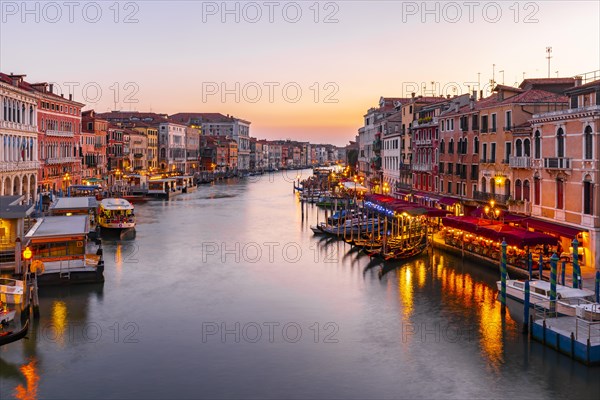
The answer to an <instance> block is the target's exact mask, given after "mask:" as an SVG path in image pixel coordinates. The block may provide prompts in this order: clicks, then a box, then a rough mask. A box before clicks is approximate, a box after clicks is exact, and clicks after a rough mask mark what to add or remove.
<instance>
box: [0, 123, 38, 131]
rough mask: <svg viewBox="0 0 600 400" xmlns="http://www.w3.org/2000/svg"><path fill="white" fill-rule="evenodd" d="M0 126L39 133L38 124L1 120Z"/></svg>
mask: <svg viewBox="0 0 600 400" xmlns="http://www.w3.org/2000/svg"><path fill="white" fill-rule="evenodd" d="M0 128H3V129H13V130H16V131H26V132H33V133H37V126H35V125H26V124H21V123H19V122H11V121H0Z"/></svg>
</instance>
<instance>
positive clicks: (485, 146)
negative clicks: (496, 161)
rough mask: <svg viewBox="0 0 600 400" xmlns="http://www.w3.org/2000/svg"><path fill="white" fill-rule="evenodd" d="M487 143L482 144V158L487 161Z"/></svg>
mask: <svg viewBox="0 0 600 400" xmlns="http://www.w3.org/2000/svg"><path fill="white" fill-rule="evenodd" d="M487 145H488V144H487V143H483V145H482V149H483V154H482V155H481V160H482V161H483V162H487Z"/></svg>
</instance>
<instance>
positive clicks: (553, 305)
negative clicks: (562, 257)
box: [550, 253, 558, 311]
mask: <svg viewBox="0 0 600 400" xmlns="http://www.w3.org/2000/svg"><path fill="white" fill-rule="evenodd" d="M557 266H558V256H557V255H556V253H554V254H552V257H550V310H551V311H555V310H556V268H557Z"/></svg>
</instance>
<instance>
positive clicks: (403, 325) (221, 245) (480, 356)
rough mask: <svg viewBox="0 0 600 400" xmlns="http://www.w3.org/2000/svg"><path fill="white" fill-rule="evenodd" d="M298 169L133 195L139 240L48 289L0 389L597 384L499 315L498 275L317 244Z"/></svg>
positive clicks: (330, 394)
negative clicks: (93, 279)
mask: <svg viewBox="0 0 600 400" xmlns="http://www.w3.org/2000/svg"><path fill="white" fill-rule="evenodd" d="M308 173H309V171H303V172H302V177H303V178H305V177H307V176H308ZM296 174H297V172H295V171H294V172H289V173H288V174H287V175H286V174H284V173H281V172H280V173H275V174H271V175H264V176H261V177H250V178H247V179H245V180H232V181H228V182H224V183H219V184H216V185H212V186H201V187H199V189H198V191H196V192H194V193H190V194H183V195H181V196H178V197H176V198H174V199H171V200H170V201H157V202H149V203H146V204H140V205H138V206H137V207H136V214H137V217H138V226H137V231H136V236H135V238H131V239H130V240H123V241H116V240H114V239H113V240H112V241H111V240H105V241H104V258H105V263H106V269H105V278H106V282H105V283H104V284H103V285H96V286H94V285H92V286H77V287H75V286H74V287H70V288H53V289H50V288H43V289H42V291H41V294H40V303H41V315H42V316H41V319H40V320H39V322H38V323H37V324H36V325H35V326H34V327H33V329H32V332H31V333H30V334H29V339H28V340H24V341H21V342H18V343H13V344H11V345H8V346H4V347H2V348H1V349H0V398H2V399H9V398H22V399H25V398H28V399H33V398H71V399H88V398H89V399H96V398H119V399H124V398H145V399H146V398H250V397H261V398H263V397H264V398H282V397H285V398H428V399H432V398H484V397H485V398H489V397H493V398H578V399H584V398H596V396H597V395H598V393H600V378H599V377H600V369H598V368H588V367H585V366H583V365H581V364H579V363H577V362H573V361H571V360H570V359H568V358H567V357H564V356H562V355H559V354H557V353H556V352H554V351H552V350H550V349H547V348H544V347H543V346H541V345H540V344H538V343H535V342H529V341H528V340H527V339H526V337H525V336H524V335H523V334H522V333H521V331H520V327H519V325H518V324H517V323H516V322H515V321H514V320H513V319H512V318H511V316H510V314H509V313H506V314H504V315H503V314H502V312H501V310H500V307H499V304H498V302H497V301H496V294H497V291H496V289H495V281H496V280H497V278H498V272H497V271H495V270H493V269H490V268H489V267H483V266H480V265H477V264H475V263H472V262H469V261H464V260H461V259H460V258H457V257H455V256H452V255H449V254H443V253H441V252H440V251H438V250H436V251H434V252H430V253H428V254H426V255H423V256H421V257H420V258H418V259H415V260H411V261H409V262H405V263H396V264H388V265H385V266H382V265H381V264H379V263H372V262H370V260H369V258H368V257H367V256H365V255H364V254H361V253H358V252H352V251H350V247H349V245H346V244H343V243H340V242H337V241H332V240H331V239H328V238H319V237H315V236H313V234H312V232H311V231H310V229H309V225H310V224H314V223H315V222H316V220H317V210H316V208H315V207H308V208H307V209H306V210H305V212H304V213H303V212H302V208H301V207H300V204H299V203H298V200H297V198H296V196H294V195H293V194H292V180H293V179H295V178H296ZM323 217H324V215H323V213H322V212H321V213H320V214H319V218H320V219H321V220H322V219H323Z"/></svg>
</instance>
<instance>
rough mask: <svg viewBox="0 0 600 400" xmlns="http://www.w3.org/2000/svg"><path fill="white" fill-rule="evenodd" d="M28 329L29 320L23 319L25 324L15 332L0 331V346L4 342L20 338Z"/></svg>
mask: <svg viewBox="0 0 600 400" xmlns="http://www.w3.org/2000/svg"><path fill="white" fill-rule="evenodd" d="M28 330H29V320H27V321H25V325H23V327H22V328H21V329H19V330H18V331H17V332H13V331H6V332H0V346H4V345H6V344H9V343H12V342H16V341H17V340H21V339H23V338H24V337H25V335H27V331H28Z"/></svg>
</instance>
